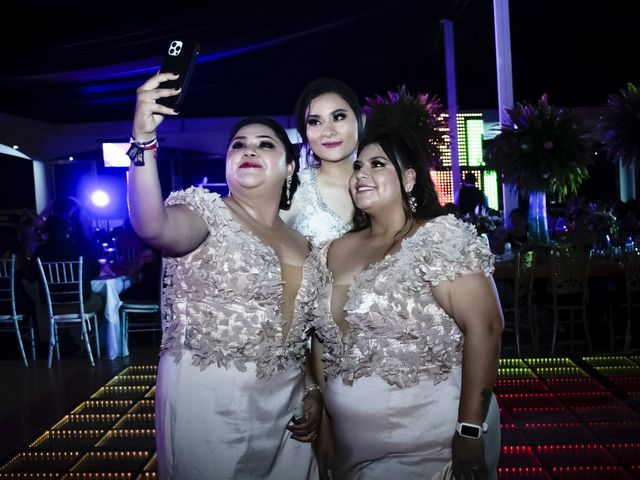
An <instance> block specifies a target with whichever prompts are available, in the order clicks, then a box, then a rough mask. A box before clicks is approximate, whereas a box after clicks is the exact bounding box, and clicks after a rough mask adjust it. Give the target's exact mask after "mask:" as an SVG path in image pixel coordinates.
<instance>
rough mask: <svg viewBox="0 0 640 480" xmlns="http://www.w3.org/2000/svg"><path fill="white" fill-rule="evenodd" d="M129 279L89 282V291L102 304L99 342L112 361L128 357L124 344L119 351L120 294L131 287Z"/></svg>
mask: <svg viewBox="0 0 640 480" xmlns="http://www.w3.org/2000/svg"><path fill="white" fill-rule="evenodd" d="M131 283H132V280H131V277H129V276H127V275H121V276H118V277H112V278H97V279H95V280H92V281H91V289H92V290H93V291H94V292H95V293H97V294H98V295H100V296H101V297H102V301H103V302H104V319H105V321H104V323H103V326H102V328H101V332H100V340H101V342H102V343H103V344H104V346H105V351H106V356H107V358H108V359H110V360H113V359H114V358H116V357H128V356H129V347H128V345H127V344H126V343H125V345H124V348H123V351H122V352H121V351H120V306H121V305H122V300H120V292H122V291H123V290H125V289H127V288H129V287H130V286H131Z"/></svg>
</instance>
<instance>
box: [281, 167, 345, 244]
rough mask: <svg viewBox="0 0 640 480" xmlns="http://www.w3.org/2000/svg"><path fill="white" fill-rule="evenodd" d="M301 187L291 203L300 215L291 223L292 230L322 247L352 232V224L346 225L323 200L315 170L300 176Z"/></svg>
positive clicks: (306, 171) (310, 169) (301, 173)
mask: <svg viewBox="0 0 640 480" xmlns="http://www.w3.org/2000/svg"><path fill="white" fill-rule="evenodd" d="M298 178H299V179H300V185H298V189H297V190H296V193H295V195H294V196H293V199H292V201H291V208H292V209H295V210H297V211H298V214H297V215H296V216H295V217H294V218H293V219H292V220H291V221H290V222H289V225H290V226H291V228H293V229H294V230H296V231H297V232H299V233H300V234H302V235H304V236H305V237H307V238H308V239H309V240H310V241H311V242H312V243H313V244H314V245H321V244H323V243H325V242H327V241H329V240H333V239H336V238H338V237H339V236H341V235H342V234H344V233H346V232H348V231H349V230H351V227H352V225H351V222H349V223H345V222H344V220H342V218H340V217H339V216H338V215H337V214H336V213H335V212H334V211H333V210H331V209H330V208H329V207H328V206H327V205H326V204H325V203H324V200H323V199H322V196H321V195H320V190H319V189H318V180H317V178H316V171H315V168H313V167H312V168H309V169H308V170H304V171H302V172H300V173H299V174H298Z"/></svg>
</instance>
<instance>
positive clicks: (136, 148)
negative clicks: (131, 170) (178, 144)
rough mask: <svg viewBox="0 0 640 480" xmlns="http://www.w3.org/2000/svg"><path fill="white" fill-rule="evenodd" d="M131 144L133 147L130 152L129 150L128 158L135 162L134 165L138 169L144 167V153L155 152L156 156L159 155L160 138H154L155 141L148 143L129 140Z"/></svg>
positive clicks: (133, 139) (131, 138)
mask: <svg viewBox="0 0 640 480" xmlns="http://www.w3.org/2000/svg"><path fill="white" fill-rule="evenodd" d="M129 143H131V146H130V147H129V150H127V156H128V157H129V158H130V159H131V161H132V162H133V165H134V166H136V167H144V152H145V151H147V150H154V152H155V155H156V157H157V155H158V137H157V136H156V137H153V139H151V140H148V141H146V142H140V141H138V140H136V139H135V138H133V137H130V138H129Z"/></svg>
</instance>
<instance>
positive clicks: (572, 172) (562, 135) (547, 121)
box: [486, 94, 590, 244]
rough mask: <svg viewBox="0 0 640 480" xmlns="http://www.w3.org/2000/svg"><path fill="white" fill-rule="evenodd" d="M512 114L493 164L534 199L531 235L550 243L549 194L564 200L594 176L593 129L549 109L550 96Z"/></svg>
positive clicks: (492, 145)
mask: <svg viewBox="0 0 640 480" xmlns="http://www.w3.org/2000/svg"><path fill="white" fill-rule="evenodd" d="M507 113H508V115H509V119H510V123H508V124H507V125H502V127H501V132H500V133H499V134H498V135H497V136H496V137H495V138H494V139H493V140H492V141H490V142H488V148H487V152H486V153H487V155H486V158H487V165H488V166H489V167H490V168H493V169H496V170H498V171H499V172H500V173H502V175H503V178H504V181H505V182H507V183H511V184H513V185H515V186H516V187H518V189H520V190H521V191H523V192H525V193H528V194H529V235H530V237H531V239H532V241H533V242H535V243H542V244H548V243H549V233H548V227H547V219H546V194H547V193H553V194H556V195H557V196H558V198H564V197H565V196H566V195H567V194H569V193H575V192H576V191H577V189H578V187H579V186H580V184H581V183H582V182H583V181H584V180H585V179H586V178H587V177H588V172H587V167H586V165H587V162H588V160H589V143H590V142H589V140H588V138H587V130H586V129H584V128H583V127H582V126H581V125H580V124H579V123H578V121H577V119H576V118H575V117H574V115H573V114H572V113H571V112H570V111H568V110H565V109H562V108H557V107H554V106H552V105H549V102H548V99H547V96H546V94H545V95H543V96H542V97H541V98H540V100H539V101H538V104H537V105H533V104H530V103H526V102H522V103H518V104H516V106H515V107H514V108H513V109H510V110H507Z"/></svg>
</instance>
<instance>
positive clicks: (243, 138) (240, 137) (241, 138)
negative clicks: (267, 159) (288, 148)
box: [231, 135, 276, 142]
mask: <svg viewBox="0 0 640 480" xmlns="http://www.w3.org/2000/svg"><path fill="white" fill-rule="evenodd" d="M256 138H268V139H269V140H271V141H273V142H275V141H276V140H275V138H273V137H271V136H270V135H256ZM246 139H247V136H246V135H238V136H237V137H233V139H232V140H231V141H232V142H233V141H235V140H246Z"/></svg>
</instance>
